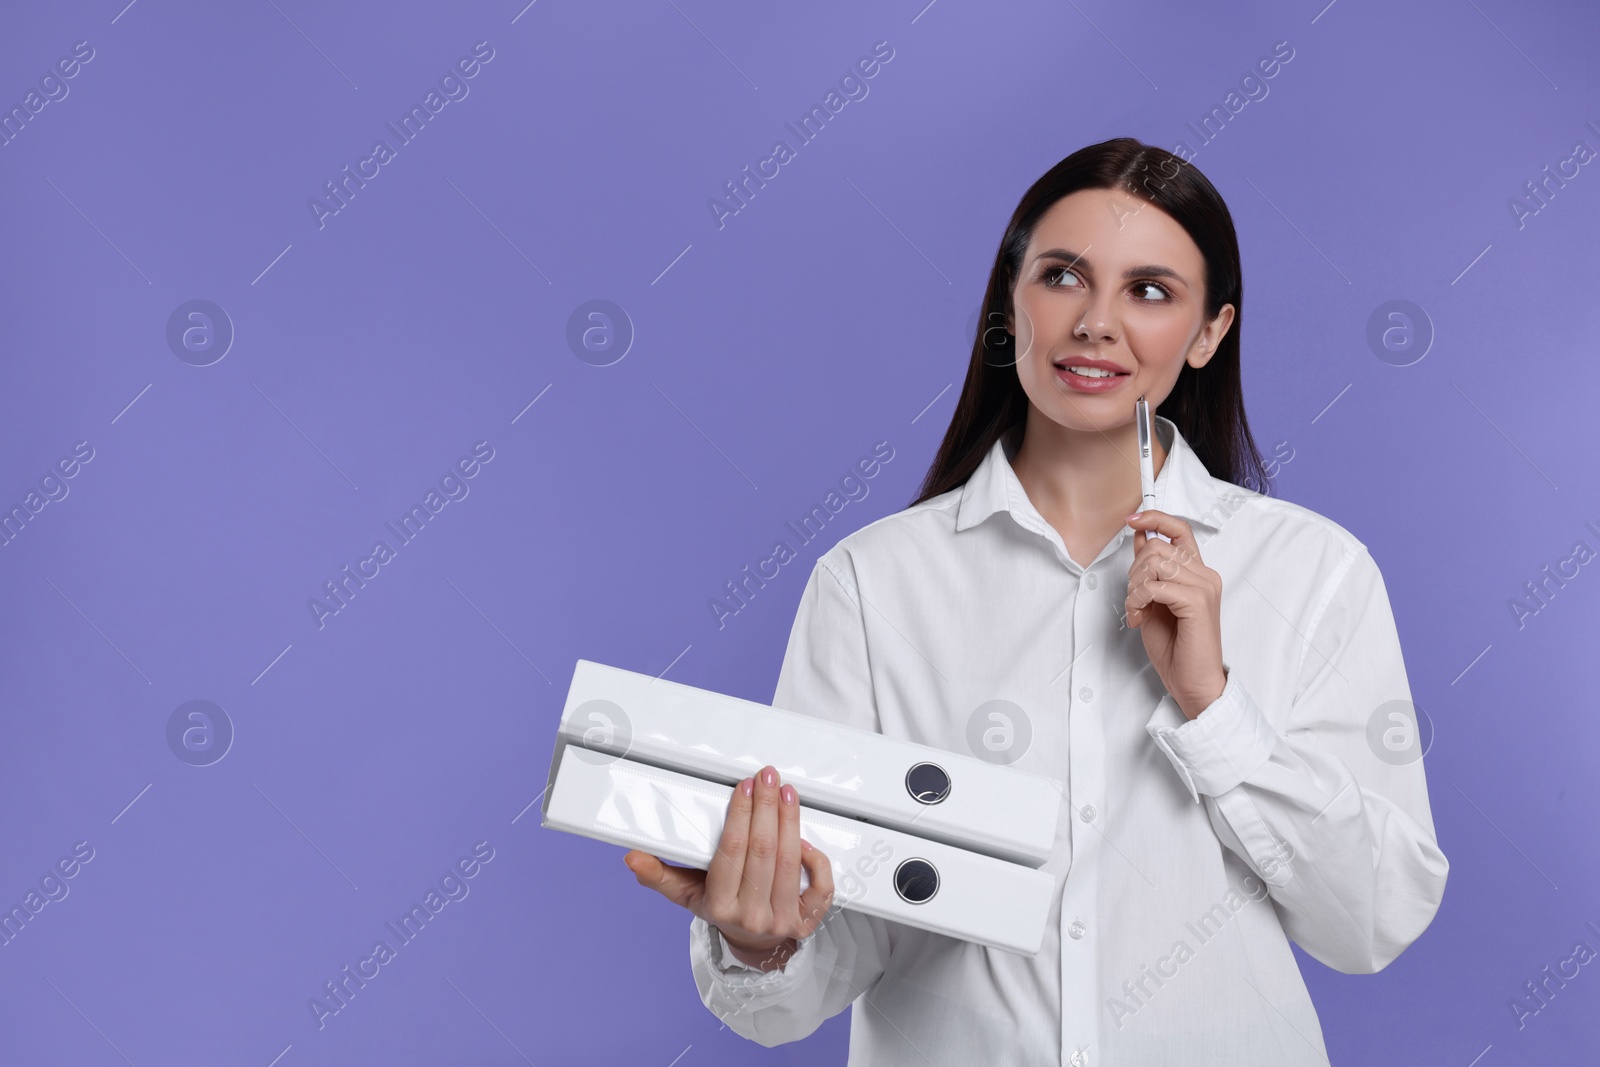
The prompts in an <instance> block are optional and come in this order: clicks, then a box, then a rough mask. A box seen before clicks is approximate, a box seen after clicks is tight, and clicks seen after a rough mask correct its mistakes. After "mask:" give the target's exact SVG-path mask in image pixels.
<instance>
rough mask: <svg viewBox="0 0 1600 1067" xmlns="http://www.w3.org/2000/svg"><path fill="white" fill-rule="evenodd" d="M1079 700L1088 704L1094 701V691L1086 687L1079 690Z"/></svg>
mask: <svg viewBox="0 0 1600 1067" xmlns="http://www.w3.org/2000/svg"><path fill="white" fill-rule="evenodd" d="M1078 699H1079V700H1082V701H1083V702H1084V703H1088V702H1089V701H1091V700H1093V699H1094V690H1093V689H1090V688H1089V687H1088V686H1084V687H1083V688H1082V689H1080V690H1078Z"/></svg>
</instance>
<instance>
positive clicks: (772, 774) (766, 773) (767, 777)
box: [761, 767, 778, 785]
mask: <svg viewBox="0 0 1600 1067" xmlns="http://www.w3.org/2000/svg"><path fill="white" fill-rule="evenodd" d="M761 780H762V781H763V782H765V783H767V784H768V785H777V784H778V773H777V772H776V771H774V770H773V769H772V768H771V767H768V768H766V769H765V770H763V771H762V772H761Z"/></svg>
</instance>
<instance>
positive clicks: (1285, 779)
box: [1146, 542, 1449, 974]
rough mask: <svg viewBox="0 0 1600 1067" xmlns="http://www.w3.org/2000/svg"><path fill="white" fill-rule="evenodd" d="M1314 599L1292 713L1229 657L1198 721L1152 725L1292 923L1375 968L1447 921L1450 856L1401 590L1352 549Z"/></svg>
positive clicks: (1302, 940) (1349, 964) (1320, 953)
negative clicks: (1262, 701) (1259, 694)
mask: <svg viewBox="0 0 1600 1067" xmlns="http://www.w3.org/2000/svg"><path fill="white" fill-rule="evenodd" d="M1315 603H1316V605H1317V607H1316V609H1315V611H1314V612H1313V616H1312V617H1311V618H1310V619H1308V620H1306V626H1305V640H1304V642H1303V644H1302V646H1301V647H1302V656H1301V660H1300V664H1299V666H1298V668H1297V669H1296V672H1295V681H1294V698H1293V701H1292V704H1291V706H1290V707H1289V708H1287V709H1278V708H1265V709H1264V708H1262V707H1261V706H1260V705H1259V704H1258V703H1257V702H1256V699H1255V697H1254V696H1253V695H1252V693H1251V688H1250V681H1251V680H1250V678H1248V677H1246V676H1244V675H1243V674H1242V673H1241V672H1239V671H1238V670H1236V669H1234V668H1233V667H1231V666H1230V667H1229V668H1228V678H1227V683H1226V685H1225V686H1224V689H1223V692H1222V694H1221V695H1220V696H1219V697H1218V698H1217V699H1216V700H1215V701H1214V702H1212V703H1211V704H1210V705H1208V706H1207V707H1206V708H1205V709H1204V710H1203V711H1201V712H1200V714H1199V715H1197V716H1196V717H1195V718H1194V719H1192V720H1189V721H1187V722H1184V723H1183V724H1182V725H1180V726H1168V725H1164V723H1161V722H1158V721H1157V720H1158V719H1160V718H1162V716H1161V715H1159V714H1158V715H1156V716H1152V720H1151V722H1150V723H1149V724H1148V725H1147V726H1146V730H1147V731H1148V732H1149V733H1150V735H1151V737H1152V738H1153V739H1154V740H1155V742H1156V744H1157V746H1158V747H1159V748H1160V749H1161V750H1162V752H1163V753H1165V755H1166V756H1167V758H1168V759H1169V760H1170V761H1171V763H1172V765H1173V767H1174V769H1175V770H1176V772H1177V774H1178V776H1179V778H1180V779H1182V781H1183V783H1184V785H1185V787H1186V788H1187V789H1188V790H1189V793H1190V796H1191V797H1193V798H1194V799H1195V800H1196V801H1197V802H1201V803H1204V805H1205V807H1206V811H1207V814H1208V816H1209V818H1210V821H1211V824H1212V826H1213V828H1214V829H1215V830H1216V832H1217V835H1218V837H1219V839H1220V840H1221V841H1222V843H1223V844H1224V845H1226V846H1227V847H1228V848H1229V849H1231V850H1232V851H1233V852H1234V853H1236V854H1237V855H1238V856H1239V857H1240V858H1241V859H1243V860H1244V861H1245V862H1246V863H1247V864H1248V865H1249V866H1250V868H1251V869H1252V870H1253V871H1255V873H1256V874H1258V875H1259V876H1260V877H1261V878H1262V880H1263V881H1265V882H1266V883H1267V885H1268V889H1269V892H1270V893H1271V895H1272V898H1273V900H1274V902H1275V903H1276V904H1277V905H1278V912H1279V915H1280V918H1281V920H1282V922H1283V927H1284V931H1285V932H1286V933H1287V934H1288V935H1289V936H1290V937H1291V938H1293V939H1294V941H1295V942H1296V943H1297V944H1299V945H1300V946H1301V947H1302V948H1303V949H1305V951H1306V952H1308V953H1310V954H1311V955H1312V956H1313V957H1314V958H1316V959H1317V960H1319V961H1321V962H1322V963H1324V964H1326V965H1327V966H1329V967H1332V968H1334V969H1336V970H1339V971H1343V972H1345V973H1351V974H1354V973H1370V972H1374V971H1378V970H1381V969H1382V968H1384V967H1386V966H1387V965H1388V964H1389V963H1390V962H1392V961H1393V960H1394V959H1395V957H1397V956H1398V955H1399V954H1400V953H1401V952H1403V951H1404V950H1405V949H1406V947H1407V946H1409V945H1410V944H1411V943H1412V942H1413V941H1415V940H1416V939H1417V938H1418V937H1419V936H1420V935H1421V934H1422V932H1423V931H1424V930H1425V929H1427V927H1428V924H1429V923H1430V922H1432V921H1433V916H1434V914H1435V913H1436V912H1437V911H1438V908H1439V903H1440V900H1441V899H1442V897H1443V894H1444V886H1445V880H1446V877H1447V875H1448V872H1449V863H1448V861H1447V860H1446V859H1445V856H1444V853H1443V852H1442V851H1440V849H1439V846H1438V843H1437V840H1436V838H1435V835H1434V827H1433V816H1432V812H1431V809H1430V807H1429V803H1428V791H1427V782H1426V779H1425V777H1424V774H1423V767H1422V757H1421V749H1420V739H1419V738H1417V737H1416V736H1415V731H1414V728H1415V725H1416V719H1415V712H1414V710H1412V705H1411V688H1410V684H1409V682H1408V680H1407V677H1406V670H1405V663H1404V660H1403V658H1402V656H1401V651H1400V638H1399V634H1398V631H1397V629H1396V626H1395V620H1394V614H1393V610H1392V608H1391V605H1390V602H1389V595H1388V590H1387V589H1386V587H1385V585H1384V581H1383V576H1382V574H1381V573H1380V571H1379V569H1378V566H1377V564H1376V562H1375V561H1374V560H1373V559H1372V557H1371V555H1370V554H1369V553H1368V552H1367V550H1366V548H1365V546H1362V545H1360V544H1359V542H1358V543H1356V544H1354V545H1352V546H1351V547H1350V548H1348V549H1347V550H1346V552H1345V554H1344V555H1343V557H1342V558H1341V560H1340V562H1339V564H1338V565H1337V566H1336V567H1335V568H1334V570H1333V573H1332V574H1331V575H1330V576H1329V578H1328V579H1327V581H1326V583H1325V586H1324V592H1323V595H1322V596H1320V597H1318V598H1317V600H1316V602H1315ZM1164 699H1165V700H1166V701H1170V700H1171V699H1172V698H1171V697H1170V696H1168V697H1166V698H1164ZM1159 711H1160V709H1158V712H1159ZM1274 723H1281V724H1282V728H1281V729H1280V728H1279V727H1278V726H1275V725H1274Z"/></svg>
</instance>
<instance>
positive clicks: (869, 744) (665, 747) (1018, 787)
mask: <svg viewBox="0 0 1600 1067" xmlns="http://www.w3.org/2000/svg"><path fill="white" fill-rule="evenodd" d="M568 744H577V745H582V746H583V747H584V748H587V749H591V750H595V751H600V752H606V753H610V754H612V755H618V756H625V757H627V758H628V759H630V760H634V761H636V762H639V763H648V764H651V765H652V766H657V767H664V768H668V769H670V770H676V771H682V772H684V773H686V774H689V775H692V776H694V777H696V778H704V779H707V780H709V781H713V782H719V783H722V784H725V785H729V786H731V785H733V784H735V783H737V782H740V781H742V780H744V779H745V778H748V777H751V776H752V775H754V774H756V773H757V772H759V771H760V770H761V768H762V767H764V766H766V765H767V764H771V765H772V766H773V767H775V768H776V769H777V771H778V774H779V776H780V777H781V779H782V780H783V781H784V782H786V783H788V784H790V785H793V786H794V787H795V790H796V791H797V792H798V793H799V794H800V800H801V803H802V804H804V805H806V806H808V807H811V808H815V809H818V810H821V811H828V812H833V813H835V814H839V815H846V816H850V817H853V818H860V819H865V820H866V821H867V822H870V823H873V824H875V825H878V826H882V827H886V828H889V829H897V830H903V831H905V832H907V833H911V834H915V835H916V836H918V837H922V838H927V839H929V840H933V841H938V842H942V843H944V844H949V845H955V846H957V847H958V848H964V849H968V850H970V851H973V852H981V853H984V854H986V855H990V856H994V857H996V858H998V859H1003V860H1008V861H1010V862H1012V863H1020V864H1025V865H1027V866H1029V867H1038V866H1041V865H1042V864H1043V863H1044V862H1045V861H1046V860H1047V859H1049V858H1050V853H1051V850H1052V848H1053V847H1054V844H1055V836H1056V818H1057V815H1058V812H1059V809H1060V804H1061V798H1062V796H1063V794H1062V791H1061V788H1060V787H1059V786H1058V785H1057V784H1056V783H1055V782H1054V780H1052V779H1050V778H1047V777H1045V776H1043V775H1038V774H1033V773H1031V772H1028V771H1023V770H1019V769H1018V768H1015V767H1007V766H1002V765H999V764H994V763H988V762H985V761H984V760H981V759H978V758H977V757H976V756H969V755H962V754H959V753H955V752H950V751H947V750H945V749H940V748H934V747H932V746H930V745H919V744H916V743H914V742H911V741H902V740H898V739H895V738H890V737H885V736H884V735H882V734H878V733H873V732H871V731H866V730H857V729H853V728H851V727H847V726H841V725H839V724H836V723H831V722H828V721H826V720H823V719H817V718H814V717H812V716H809V715H801V714H798V713H795V712H791V711H785V710H782V709H779V708H774V707H769V706H768V705H766V704H758V703H756V702H755V701H751V700H742V699H740V698H738V697H733V696H727V695H725V694H722V693H717V692H713V691H711V690H708V689H700V688H697V687H695V686H691V685H685V684H683V683H682V682H672V681H667V680H666V679H662V678H655V677H652V676H651V675H648V674H639V673H636V672H634V671H629V670H624V669H622V668H620V667H610V666H606V665H605V664H602V663H594V662H592V661H590V660H583V659H580V660H578V662H577V666H576V668H575V669H574V670H573V673H572V684H571V686H570V687H569V689H568V691H567V702H566V706H565V708H564V710H563V712H562V716H561V726H560V728H559V731H558V735H557V738H556V748H555V752H554V754H553V755H552V757H551V761H550V781H551V782H554V780H555V773H556V768H557V766H558V764H559V763H560V761H561V756H562V749H563V748H564V747H565V746H566V745H568ZM547 788H548V786H547Z"/></svg>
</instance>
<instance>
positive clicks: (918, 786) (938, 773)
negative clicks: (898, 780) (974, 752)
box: [906, 763, 950, 804]
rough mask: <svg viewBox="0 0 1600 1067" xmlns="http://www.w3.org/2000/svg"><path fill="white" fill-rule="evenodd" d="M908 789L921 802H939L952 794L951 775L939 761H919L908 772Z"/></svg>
mask: <svg viewBox="0 0 1600 1067" xmlns="http://www.w3.org/2000/svg"><path fill="white" fill-rule="evenodd" d="M906 791H907V792H909V793H910V794H911V795H912V797H914V798H915V799H916V801H917V802H918V803H919V804H937V803H939V801H941V800H943V799H944V798H945V797H947V796H949V795H950V775H948V774H946V773H945V769H944V768H943V767H941V766H939V765H938V764H937V763H919V764H917V765H916V766H914V767H912V768H911V769H910V770H909V771H907V772H906Z"/></svg>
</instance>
